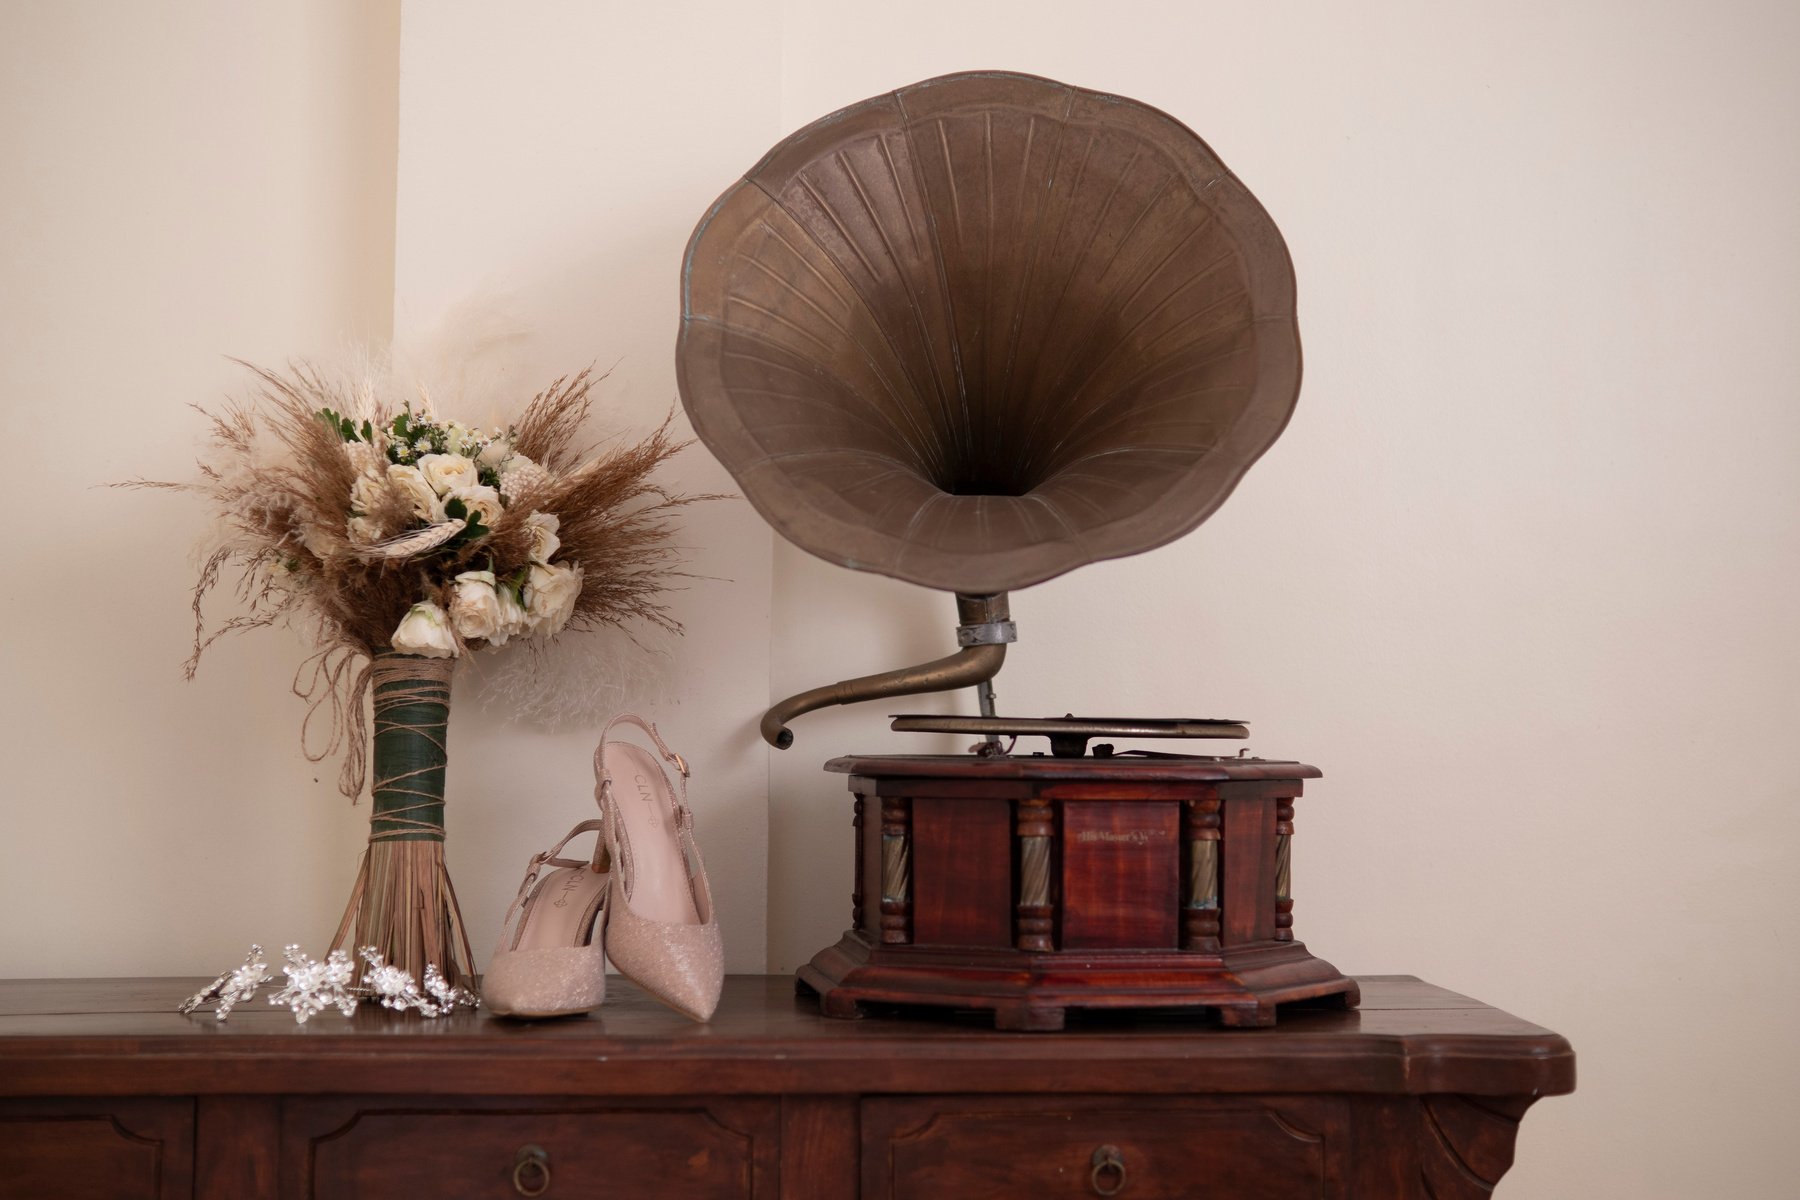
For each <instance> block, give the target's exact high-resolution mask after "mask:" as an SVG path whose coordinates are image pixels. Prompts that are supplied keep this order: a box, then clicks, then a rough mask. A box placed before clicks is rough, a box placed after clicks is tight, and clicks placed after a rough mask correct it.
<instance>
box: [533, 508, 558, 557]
mask: <svg viewBox="0 0 1800 1200" xmlns="http://www.w3.org/2000/svg"><path fill="white" fill-rule="evenodd" d="M560 528H562V519H561V518H560V517H558V516H557V515H556V514H555V513H547V512H534V513H532V514H531V515H530V516H529V517H526V518H525V532H526V533H528V534H530V535H531V561H532V562H535V563H548V562H549V561H550V560H551V559H552V558H555V557H556V552H557V551H558V550H560V549H562V539H561V538H559V537H557V536H556V531H557V530H558V529H560Z"/></svg>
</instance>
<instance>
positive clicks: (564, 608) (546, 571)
mask: <svg viewBox="0 0 1800 1200" xmlns="http://www.w3.org/2000/svg"><path fill="white" fill-rule="evenodd" d="M580 594H581V566H580V564H575V565H573V566H566V567H547V566H545V565H543V564H542V563H533V564H531V572H530V574H528V575H526V576H525V612H526V614H527V615H528V616H529V617H530V618H531V632H532V635H533V636H538V635H550V634H555V633H558V632H560V631H561V630H562V627H563V626H564V625H567V624H568V623H569V617H570V615H571V614H572V613H574V611H575V597H577V596H579V595H580Z"/></svg>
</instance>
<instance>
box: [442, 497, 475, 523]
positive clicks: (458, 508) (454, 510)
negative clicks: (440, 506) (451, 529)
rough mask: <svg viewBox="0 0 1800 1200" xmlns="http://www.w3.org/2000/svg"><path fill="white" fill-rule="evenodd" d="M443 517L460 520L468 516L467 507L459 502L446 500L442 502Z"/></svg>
mask: <svg viewBox="0 0 1800 1200" xmlns="http://www.w3.org/2000/svg"><path fill="white" fill-rule="evenodd" d="M444 515H445V516H446V517H454V518H456V519H457V520H461V519H462V518H464V517H466V516H468V515H469V506H468V505H467V504H464V503H463V502H462V501H461V500H446V501H444Z"/></svg>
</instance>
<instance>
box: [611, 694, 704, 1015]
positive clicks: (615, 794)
mask: <svg viewBox="0 0 1800 1200" xmlns="http://www.w3.org/2000/svg"><path fill="white" fill-rule="evenodd" d="M620 724H625V725H635V726H637V727H638V728H639V729H641V730H643V731H644V732H645V733H646V734H648V735H649V737H650V740H651V742H653V743H654V744H655V746H656V749H657V751H658V752H659V753H660V754H661V755H662V757H663V759H664V761H666V762H668V763H669V764H670V765H672V766H673V767H674V768H675V769H676V771H677V772H679V774H680V778H681V795H680V798H679V799H677V798H676V793H675V787H674V786H673V785H672V784H671V782H670V780H669V775H668V773H667V772H666V771H664V770H663V768H662V764H661V763H659V762H657V760H656V759H655V758H654V757H652V756H651V755H650V753H649V752H648V751H646V750H645V749H644V748H643V747H641V746H637V745H633V744H632V743H630V742H609V741H607V740H606V735H607V734H608V733H611V732H612V728H613V726H615V725H620ZM594 778H595V787H594V796H595V799H596V800H597V801H598V802H599V804H600V812H601V820H602V822H603V824H604V826H605V830H606V845H607V849H608V851H609V852H610V854H611V856H612V868H613V874H614V877H615V878H614V884H613V888H612V896H611V898H610V900H609V901H608V908H609V912H608V914H607V930H606V941H607V946H606V952H607V956H608V957H609V958H611V959H612V963H613V966H615V967H617V968H618V969H619V973H620V974H622V975H624V976H625V977H626V978H628V979H630V980H631V981H632V982H633V983H635V984H637V985H638V986H639V987H641V988H643V989H644V990H645V991H647V992H649V993H650V994H651V995H652V996H655V997H656V998H657V999H658V1000H660V1001H662V1002H663V1003H664V1004H667V1005H668V1006H669V1007H670V1008H673V1009H675V1010H676V1011H677V1012H679V1013H681V1014H683V1015H684V1016H687V1017H691V1018H693V1019H694V1020H696V1021H704V1020H706V1019H708V1018H709V1017H711V1016H712V1014H713V1010H714V1009H715V1008H716V1007H718V1003H719V989H720V987H721V985H722V984H723V983H724V979H725V958H724V950H723V947H722V944H721V942H720V940H719V925H718V922H717V920H716V919H715V918H714V915H713V904H712V889H711V887H710V886H709V885H708V883H707V879H706V864H705V862H704V861H703V860H702V859H701V857H700V847H699V845H698V844H697V843H696V842H695V841H694V816H693V813H692V812H691V811H690V810H689V809H688V806H687V780H688V767H687V762H686V760H684V759H683V758H682V757H681V755H679V754H677V753H675V752H674V751H673V750H671V749H669V747H668V746H667V745H666V744H664V742H663V740H662V737H661V735H660V734H658V733H657V732H656V727H655V726H653V725H651V724H650V723H649V722H647V721H645V720H644V719H643V718H642V717H639V716H636V715H635V714H631V713H627V714H624V715H622V716H618V717H614V718H613V719H612V720H611V721H609V722H607V725H606V728H605V730H603V731H602V732H601V734H600V745H599V746H598V747H597V748H596V749H595V751H594Z"/></svg>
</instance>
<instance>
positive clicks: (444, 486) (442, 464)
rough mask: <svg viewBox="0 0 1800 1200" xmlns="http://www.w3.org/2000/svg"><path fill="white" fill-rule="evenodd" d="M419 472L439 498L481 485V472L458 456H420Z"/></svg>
mask: <svg viewBox="0 0 1800 1200" xmlns="http://www.w3.org/2000/svg"><path fill="white" fill-rule="evenodd" d="M419 470H421V471H423V472H424V473H425V482H426V483H429V484H430V485H431V490H432V491H434V492H436V493H437V494H438V495H440V496H442V495H445V494H446V493H448V492H453V491H455V490H456V489H457V488H466V487H479V486H480V485H481V472H479V471H477V470H476V469H475V464H474V463H472V462H470V461H469V460H468V459H466V458H464V457H463V456H462V455H460V454H425V455H421V456H420V458H419Z"/></svg>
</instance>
